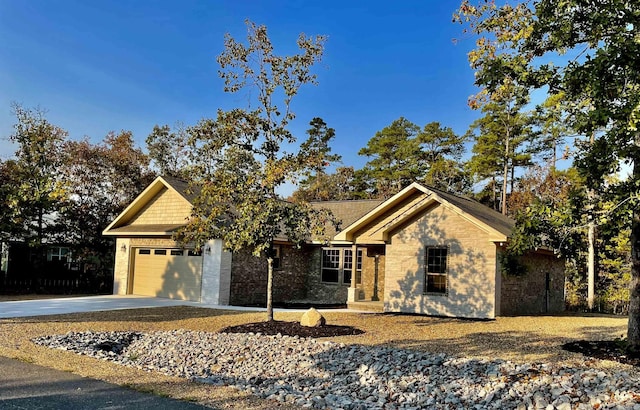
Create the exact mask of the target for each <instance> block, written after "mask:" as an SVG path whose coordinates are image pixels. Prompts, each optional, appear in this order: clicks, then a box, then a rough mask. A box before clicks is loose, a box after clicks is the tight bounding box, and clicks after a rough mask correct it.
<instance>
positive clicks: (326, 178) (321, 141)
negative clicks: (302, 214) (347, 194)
mask: <svg viewBox="0 0 640 410" xmlns="http://www.w3.org/2000/svg"><path fill="white" fill-rule="evenodd" d="M309 125H311V128H309V129H308V130H307V135H308V136H309V139H307V140H306V141H305V142H303V144H302V145H301V146H300V150H301V151H303V152H316V153H317V155H318V157H317V158H309V161H310V162H311V166H310V168H309V170H308V171H307V172H305V173H304V177H303V178H302V179H301V180H300V182H299V183H298V189H297V190H296V194H294V195H293V198H294V199H299V200H305V201H326V200H329V199H334V198H333V197H334V196H335V195H336V194H338V195H340V193H338V192H334V191H335V190H336V189H337V187H335V186H334V187H332V186H331V183H333V182H336V180H335V178H332V176H331V175H328V174H327V172H326V168H327V167H328V166H329V165H330V163H331V162H337V161H340V160H341V159H342V157H341V156H340V155H337V154H331V147H330V146H329V142H330V141H331V140H332V139H333V138H334V137H335V134H336V133H335V130H334V129H333V128H329V127H327V124H326V123H325V122H324V120H323V119H322V118H318V117H316V118H314V119H312V120H311V122H310V123H309ZM336 175H338V173H336Z"/></svg>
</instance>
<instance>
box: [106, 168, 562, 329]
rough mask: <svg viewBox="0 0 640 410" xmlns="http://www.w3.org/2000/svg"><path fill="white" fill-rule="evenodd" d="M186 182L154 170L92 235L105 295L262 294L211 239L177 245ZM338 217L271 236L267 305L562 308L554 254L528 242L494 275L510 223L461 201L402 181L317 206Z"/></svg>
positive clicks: (485, 312)
mask: <svg viewBox="0 0 640 410" xmlns="http://www.w3.org/2000/svg"><path fill="white" fill-rule="evenodd" d="M192 200H193V197H192V196H191V195H190V194H189V193H188V190H187V184H186V183H185V182H184V181H180V180H177V179H174V178H169V177H158V178H157V179H156V180H155V181H154V182H153V183H151V185H149V187H147V188H146V189H145V190H144V192H142V193H141V194H140V195H139V196H138V197H137V198H136V199H135V200H134V201H133V202H132V203H131V205H129V206H128V207H127V208H126V209H125V210H124V211H123V212H122V213H121V214H120V215H119V216H118V217H117V218H116V219H115V220H114V221H113V222H112V223H111V224H110V225H109V226H108V227H107V228H106V229H105V231H104V234H105V235H110V236H114V237H116V261H115V271H114V293H116V294H140V295H150V296H158V297H166V298H177V299H184V300H194V301H201V302H204V303H214V304H238V305H259V304H264V303H265V300H266V290H265V289H266V261H265V259H264V258H256V257H254V256H252V255H251V254H250V253H249V252H237V253H234V254H231V253H230V252H228V251H226V250H225V249H224V246H223V245H224V244H223V242H222V240H220V239H211V240H209V241H208V242H207V243H206V244H205V246H204V247H203V248H202V249H192V248H189V247H187V248H186V249H183V248H182V247H181V246H180V244H179V243H176V242H175V241H174V240H173V239H172V235H173V233H174V232H176V230H177V229H179V228H180V227H181V226H183V225H184V224H185V222H186V220H187V218H189V216H190V212H191V201H192ZM313 206H316V207H323V208H328V209H330V210H332V211H333V213H334V215H335V216H336V217H337V218H338V219H341V220H342V225H341V227H340V230H339V231H337V232H333V231H332V232H329V237H330V240H329V241H326V240H323V239H320V238H316V239H311V240H309V242H308V243H307V244H305V246H303V247H301V248H296V247H294V246H292V245H291V244H289V243H287V241H286V240H284V239H281V240H279V241H276V243H275V248H276V259H275V268H276V273H275V279H274V281H275V283H274V302H276V303H278V302H281V303H282V302H294V301H307V302H312V303H319V304H345V303H352V304H356V303H358V302H361V301H370V302H372V303H374V304H377V305H378V306H379V307H380V309H381V310H384V311H385V312H406V313H418V314H426V315H437V316H453V317H466V318H482V319H491V318H495V317H496V316H499V315H513V314H539V313H545V312H553V311H560V310H562V309H563V307H564V261H563V260H562V259H559V258H557V257H556V256H555V255H554V254H553V252H550V251H547V250H544V249H540V250H537V251H535V252H531V253H530V254H527V255H525V256H524V257H522V258H521V263H522V264H523V265H524V266H525V267H526V274H524V275H521V276H505V275H504V274H503V273H502V269H501V266H500V264H501V255H502V254H503V253H504V252H505V249H506V244H507V242H508V241H509V236H510V234H511V229H512V228H513V225H514V221H513V220H511V219H509V218H507V217H505V216H503V215H501V214H500V213H498V212H495V211H494V210H492V209H490V208H487V207H485V206H484V205H481V204H479V203H478V202H475V201H473V200H470V199H467V198H464V197H460V196H456V195H452V194H449V193H446V192H442V191H439V190H436V189H433V188H428V187H425V186H422V185H420V184H417V183H414V184H411V185H410V186H408V187H407V188H405V189H403V190H402V191H400V192H398V193H397V194H396V195H394V196H393V197H391V198H389V199H387V200H385V201H379V200H375V201H374V200H363V201H331V202H318V203H314V204H313Z"/></svg>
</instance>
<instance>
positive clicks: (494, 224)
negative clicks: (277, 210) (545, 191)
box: [334, 182, 515, 242]
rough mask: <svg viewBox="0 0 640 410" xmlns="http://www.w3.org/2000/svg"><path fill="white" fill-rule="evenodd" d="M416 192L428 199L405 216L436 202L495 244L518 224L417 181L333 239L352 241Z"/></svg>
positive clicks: (494, 212) (489, 209)
mask: <svg viewBox="0 0 640 410" xmlns="http://www.w3.org/2000/svg"><path fill="white" fill-rule="evenodd" d="M417 193H421V194H426V197H425V198H424V200H421V201H419V202H417V203H416V204H415V205H414V206H412V207H411V208H410V209H408V210H407V211H406V212H407V213H406V214H405V216H406V217H410V216H412V215H415V214H416V213H417V212H421V211H422V210H423V209H426V208H427V207H428V206H429V204H431V203H435V202H437V203H440V204H442V205H443V206H446V207H447V208H449V209H451V210H452V211H453V212H456V213H457V214H459V215H460V216H462V217H463V218H465V219H467V220H469V221H470V222H472V223H474V224H476V225H477V226H479V227H480V228H481V229H483V230H484V231H486V232H488V233H489V234H490V235H491V237H492V238H493V240H495V241H506V240H507V239H508V237H509V236H511V231H512V229H513V227H514V225H515V221H514V220H513V219H511V218H509V217H507V216H504V215H502V214H501V213H499V212H497V211H495V210H493V209H491V208H489V207H487V206H485V205H482V204H481V203H479V202H477V201H474V200H472V199H470V198H466V197H462V196H458V195H454V194H451V193H447V192H444V191H440V190H438V189H435V188H431V187H426V186H424V185H421V184H418V183H415V182H414V183H413V184H411V185H409V186H408V187H406V188H404V189H403V190H402V191H400V192H398V193H397V194H395V195H394V196H392V197H391V198H389V199H387V200H386V201H384V202H382V203H380V204H379V205H378V206H376V207H375V208H374V209H372V210H371V211H369V212H368V213H367V214H365V215H363V216H362V217H361V218H359V219H358V220H356V221H354V222H353V223H352V224H350V225H348V226H346V227H344V228H343V229H342V231H340V232H338V233H337V234H336V236H335V237H334V239H335V240H336V241H349V242H350V241H353V237H354V234H355V233H356V232H357V231H358V230H360V229H362V228H364V227H366V226H367V225H370V224H371V223H373V222H374V221H376V220H379V218H383V217H384V216H385V215H388V212H389V211H390V210H392V209H394V207H397V206H399V205H401V204H402V203H404V202H405V201H406V200H407V199H408V198H410V197H412V196H415V195H416V194H417ZM401 222H402V221H399V220H394V221H390V222H389V223H387V224H386V225H385V226H384V229H385V230H386V231H388V230H390V229H391V228H392V227H393V226H396V225H397V224H398V223H401Z"/></svg>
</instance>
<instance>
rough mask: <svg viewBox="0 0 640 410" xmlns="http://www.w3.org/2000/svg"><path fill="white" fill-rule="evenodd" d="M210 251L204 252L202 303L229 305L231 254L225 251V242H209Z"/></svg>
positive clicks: (217, 240) (216, 240)
mask: <svg viewBox="0 0 640 410" xmlns="http://www.w3.org/2000/svg"><path fill="white" fill-rule="evenodd" d="M206 246H207V247H208V248H209V249H210V251H209V252H204V255H203V258H204V259H203V261H202V292H201V299H200V300H201V302H202V303H210V304H215V305H228V304H229V289H230V285H231V252H228V251H225V250H224V248H223V241H222V240H220V239H215V240H211V241H209V242H207V245H206Z"/></svg>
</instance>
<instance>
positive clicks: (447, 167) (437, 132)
mask: <svg viewBox="0 0 640 410" xmlns="http://www.w3.org/2000/svg"><path fill="white" fill-rule="evenodd" d="M417 139H418V142H419V144H420V151H421V152H420V157H421V161H422V162H423V163H424V165H425V167H426V173H425V175H424V176H422V177H420V179H419V180H421V181H422V182H424V183H425V184H427V185H429V186H432V187H434V188H438V189H442V190H444V191H448V192H454V193H458V194H465V193H468V192H469V190H470V188H471V179H470V177H469V174H468V173H467V172H466V170H465V166H464V164H463V162H462V155H463V154H464V151H465V147H464V142H465V137H464V136H458V135H456V134H455V133H454V132H453V130H452V129H451V128H449V127H442V126H441V125H440V123H439V122H430V123H429V124H427V125H425V126H424V127H423V128H422V131H420V133H419V134H418V136H417Z"/></svg>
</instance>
